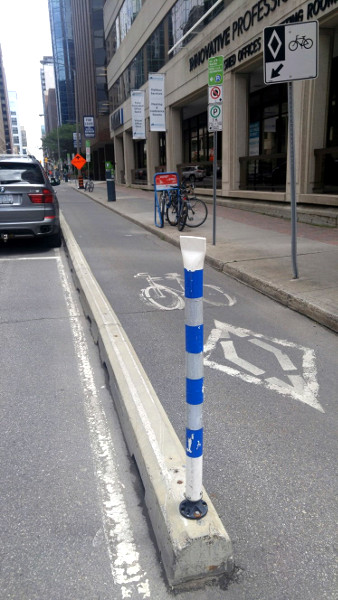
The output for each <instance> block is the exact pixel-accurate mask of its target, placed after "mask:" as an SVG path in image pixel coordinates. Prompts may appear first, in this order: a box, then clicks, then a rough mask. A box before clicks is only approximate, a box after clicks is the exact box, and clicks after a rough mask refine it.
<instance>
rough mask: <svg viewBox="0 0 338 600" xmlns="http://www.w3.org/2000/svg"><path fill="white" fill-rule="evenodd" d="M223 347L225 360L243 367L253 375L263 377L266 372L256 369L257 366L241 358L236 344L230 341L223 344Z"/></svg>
mask: <svg viewBox="0 0 338 600" xmlns="http://www.w3.org/2000/svg"><path fill="white" fill-rule="evenodd" d="M221 346H222V348H223V352H224V356H225V358H226V359H227V360H229V361H230V362H232V363H234V364H235V365H237V366H238V367H242V369H245V370H246V371H249V373H252V375H263V373H264V372H265V371H262V369H259V368H258V367H255V365H252V364H251V363H249V362H248V361H247V360H244V359H243V358H240V357H239V356H238V354H237V352H236V350H235V346H234V343H233V342H232V341H231V340H228V341H227V342H221Z"/></svg>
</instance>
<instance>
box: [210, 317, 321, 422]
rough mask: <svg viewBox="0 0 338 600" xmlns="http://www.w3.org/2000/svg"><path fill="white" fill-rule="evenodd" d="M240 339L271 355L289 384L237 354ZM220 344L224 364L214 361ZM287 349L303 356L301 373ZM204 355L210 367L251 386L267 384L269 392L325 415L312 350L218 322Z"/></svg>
mask: <svg viewBox="0 0 338 600" xmlns="http://www.w3.org/2000/svg"><path fill="white" fill-rule="evenodd" d="M241 338H242V339H246V340H247V341H248V343H249V344H253V345H254V346H257V347H258V348H260V349H261V350H263V351H265V352H268V353H269V354H272V355H273V356H274V357H275V359H276V360H277V363H278V365H279V368H281V369H282V371H283V373H284V374H285V376H286V377H287V378H288V380H289V382H290V383H287V382H286V381H283V379H279V378H278V377H269V376H266V375H267V374H266V373H265V370H264V369H263V368H262V365H259V366H258V365H254V364H252V363H250V362H248V361H247V360H246V359H244V358H242V357H241V356H240V355H239V354H238V349H236V345H237V346H240V344H239V343H236V340H237V342H239V340H240V339H241ZM218 342H219V343H220V345H221V348H222V350H223V355H224V359H225V363H224V364H223V362H222V363H220V362H219V360H217V361H216V360H214V358H213V356H215V355H216V346H217V344H218ZM287 348H290V349H296V350H297V351H298V354H299V353H300V356H301V361H302V373H301V374H299V373H295V371H297V367H296V366H295V365H294V364H293V362H292V360H291V358H290V357H289V356H288V354H287V352H286V350H287ZM204 354H205V357H204V364H205V365H206V366H207V367H210V368H212V369H216V370H217V371H223V372H224V373H227V374H228V375H232V376H233V377H238V378H240V379H242V380H243V381H246V382H248V383H254V384H256V385H264V386H265V387H266V388H268V389H270V390H274V391H275V392H278V393H279V394H283V395H285V396H286V395H287V396H291V397H292V398H294V399H295V400H299V401H300V402H303V403H304V404H308V405H309V406H311V407H312V408H315V409H316V410H319V411H320V412H322V413H323V412H324V410H323V408H322V406H321V404H320V403H319V402H318V400H317V396H318V391H319V386H318V382H317V377H316V376H317V373H316V366H315V353H314V351H313V350H311V349H310V348H305V347H304V346H300V345H297V344H294V343H293V342H288V341H286V340H279V339H276V338H269V337H267V336H264V335H263V334H261V333H255V332H254V331H249V330H248V329H242V328H241V327H234V326H233V325H230V324H229V323H222V322H221V321H215V329H213V330H212V331H211V333H210V335H209V338H208V340H207V342H206V344H205V347H204ZM227 363H230V364H231V365H232V366H229V364H227ZM234 367H237V368H234ZM264 375H265V377H264Z"/></svg>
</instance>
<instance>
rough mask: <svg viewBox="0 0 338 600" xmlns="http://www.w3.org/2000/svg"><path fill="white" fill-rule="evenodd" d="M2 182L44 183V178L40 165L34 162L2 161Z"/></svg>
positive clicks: (0, 176)
mask: <svg viewBox="0 0 338 600" xmlns="http://www.w3.org/2000/svg"><path fill="white" fill-rule="evenodd" d="M0 183H2V184H9V183H33V184H36V183H38V184H43V183H44V179H43V175H42V172H41V171H40V169H39V167H37V166H36V165H33V164H29V165H27V164H24V163H15V162H10V163H6V162H0Z"/></svg>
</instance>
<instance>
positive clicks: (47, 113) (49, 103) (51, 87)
mask: <svg viewBox="0 0 338 600" xmlns="http://www.w3.org/2000/svg"><path fill="white" fill-rule="evenodd" d="M40 63H41V65H42V67H41V69H40V79H41V90H42V106H43V115H44V118H45V133H46V134H48V133H50V132H51V131H53V129H56V127H57V125H58V118H57V108H56V92H55V77H54V60H53V57H52V56H44V57H43V59H42V60H40Z"/></svg>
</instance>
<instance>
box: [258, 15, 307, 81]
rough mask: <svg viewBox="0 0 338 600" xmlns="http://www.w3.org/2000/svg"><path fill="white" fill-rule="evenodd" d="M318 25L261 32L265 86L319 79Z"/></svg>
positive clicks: (279, 28)
mask: <svg viewBox="0 0 338 600" xmlns="http://www.w3.org/2000/svg"><path fill="white" fill-rule="evenodd" d="M317 48H318V22H317V21H307V22H305V23H289V24H287V25H277V26H276V27H265V29H264V82H265V83H282V82H289V81H295V80H297V79H314V78H316V77H317V75H318V51H317Z"/></svg>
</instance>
